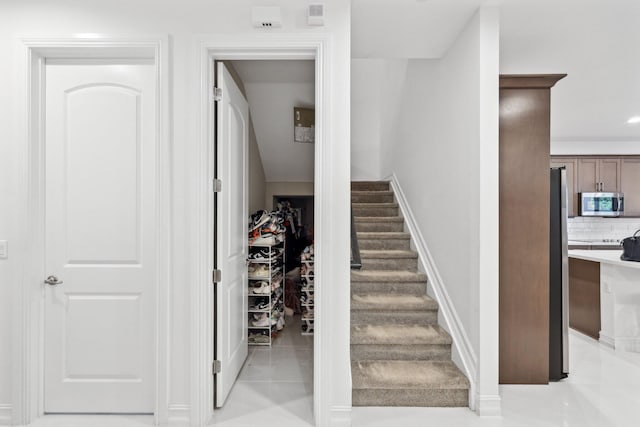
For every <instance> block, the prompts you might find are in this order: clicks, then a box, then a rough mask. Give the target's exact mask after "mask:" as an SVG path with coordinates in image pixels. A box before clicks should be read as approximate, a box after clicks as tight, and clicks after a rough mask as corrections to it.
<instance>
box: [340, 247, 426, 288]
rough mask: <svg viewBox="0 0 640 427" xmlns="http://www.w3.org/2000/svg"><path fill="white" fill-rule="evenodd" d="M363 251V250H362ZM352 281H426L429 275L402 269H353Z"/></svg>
mask: <svg viewBox="0 0 640 427" xmlns="http://www.w3.org/2000/svg"><path fill="white" fill-rule="evenodd" d="M360 252H361V253H362V251H360ZM351 281H352V282H426V281H427V275H426V274H424V273H416V272H413V271H400V270H351Z"/></svg>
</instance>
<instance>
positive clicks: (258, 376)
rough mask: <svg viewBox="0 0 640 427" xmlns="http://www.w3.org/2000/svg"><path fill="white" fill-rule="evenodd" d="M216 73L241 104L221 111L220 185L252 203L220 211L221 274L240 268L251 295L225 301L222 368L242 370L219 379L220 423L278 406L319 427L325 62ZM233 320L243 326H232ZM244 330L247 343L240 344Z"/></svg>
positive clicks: (219, 343) (223, 205)
mask: <svg viewBox="0 0 640 427" xmlns="http://www.w3.org/2000/svg"><path fill="white" fill-rule="evenodd" d="M215 68H216V70H217V73H218V75H217V76H216V79H217V81H218V82H220V79H219V76H220V75H221V73H222V74H224V75H226V76H227V80H230V81H229V82H226V83H225V84H226V85H227V86H233V87H235V88H233V87H230V88H228V89H227V88H226V87H225V88H222V89H223V93H222V97H223V98H224V97H225V95H226V96H230V95H227V94H226V92H230V93H235V92H236V89H237V92H238V93H236V94H235V95H233V96H237V97H238V98H239V100H238V101H234V100H230V99H225V100H224V101H223V102H219V103H217V105H216V109H217V110H218V112H217V118H218V120H217V122H218V123H217V129H216V132H217V135H218V137H217V142H216V145H217V147H216V151H217V153H218V156H219V158H218V159H217V161H216V165H217V167H218V169H220V168H221V165H223V166H222V168H225V167H226V168H227V170H226V171H223V170H218V171H217V176H218V177H221V178H222V180H223V182H224V181H225V180H229V179H228V178H233V179H234V180H235V181H236V182H241V184H238V185H236V186H234V187H229V190H230V191H232V192H236V193H237V192H238V191H243V192H245V194H246V198H245V200H244V201H242V202H240V203H235V202H234V201H233V199H238V198H237V197H233V196H224V195H222V197H221V198H220V199H219V202H217V203H218V204H217V206H216V215H217V217H218V220H217V221H216V223H217V229H216V233H215V235H216V236H218V241H217V242H216V250H215V251H214V252H215V257H216V265H226V267H225V268H224V271H225V275H226V274H227V273H226V272H227V271H228V270H230V269H232V268H236V269H237V270H238V271H237V273H238V274H237V275H236V276H235V278H234V279H230V280H232V281H234V283H236V284H240V283H241V284H242V285H241V286H236V285H234V286H233V287H235V288H236V289H237V290H236V291H225V290H221V291H218V290H217V291H216V295H215V298H216V303H215V304H216V307H217V309H218V310H217V311H218V313H217V314H216V319H215V322H216V325H215V328H214V330H215V331H216V339H215V340H214V341H215V350H214V351H215V355H216V360H222V365H224V364H225V358H226V359H228V360H229V361H230V363H229V364H230V365H232V366H233V368H234V369H233V370H231V371H227V372H226V373H223V375H220V376H216V384H215V394H216V395H215V406H216V407H217V408H218V409H217V410H216V411H215V413H214V418H215V420H216V422H217V423H221V424H222V425H224V423H225V421H228V420H232V419H233V420H234V422H237V421H238V418H242V417H249V418H252V417H253V418H254V417H256V416H257V412H262V411H264V410H268V409H270V408H269V406H271V407H272V408H273V409H275V408H277V411H286V412H288V413H287V414H282V415H283V416H288V417H290V416H291V415H293V414H295V415H296V416H297V417H298V418H299V419H300V421H301V424H300V425H303V424H302V423H303V422H307V423H308V424H309V425H312V424H313V371H314V368H313V353H314V349H313V341H314V339H313V333H314V247H313V241H314V224H313V222H314V204H313V200H314V151H315V147H314V142H313V139H314V138H313V136H314V134H315V123H314V121H315V120H314V119H315V117H313V112H314V108H315V61H313V60H233V61H217V62H216V67H215ZM241 98H244V100H245V101H246V111H247V113H245V112H244V111H245V110H244V108H245V106H244V103H243V101H242V99H241ZM301 111H303V112H304V114H301V113H300V112H301ZM309 112H311V114H312V115H311V120H310V119H309V117H310V116H309ZM220 114H222V116H221V115H220ZM245 114H246V117H245ZM241 128H242V129H244V130H240V129H241ZM220 132H222V133H223V134H222V135H221V133H220ZM245 132H246V134H245ZM229 135H235V138H236V140H237V141H241V143H242V144H243V146H244V147H245V148H243V150H245V151H244V152H243V151H242V150H239V151H238V150H237V147H236V148H234V145H235V144H237V142H234V141H229V140H227V139H226V138H228V137H229ZM234 156H235V160H234ZM243 158H244V160H243ZM233 165H237V166H238V167H232V166H233ZM242 170H244V172H242ZM234 173H235V174H236V175H238V176H236V177H235V178H234V177H232V176H229V177H227V175H228V174H234ZM225 197H227V198H225ZM225 201H226V202H225ZM236 201H237V200H236ZM231 206H235V208H234V209H233V210H230V208H229V207H231ZM242 209H246V212H247V214H248V215H246V216H245V217H242V214H241V212H242ZM238 221H244V222H245V224H246V228H244V230H246V231H245V234H244V236H245V237H244V238H245V242H243V244H244V247H243V248H240V247H239V246H238V247H236V248H235V249H234V250H228V249H229V245H228V243H229V242H225V240H229V239H233V238H234V237H233V236H232V235H231V234H227V235H225V233H232V232H234V226H233V224H239V222H238ZM227 226H228V227H227ZM225 236H227V237H225ZM229 241H231V240H229ZM225 245H226V246H225ZM240 254H244V259H242V260H240V258H241V255H240ZM234 257H235V261H234V260H233V259H232V258H234ZM239 261H243V262H244V267H240V263H239ZM234 266H235V267H234ZM241 268H243V271H242V272H241V271H240V269H241ZM227 280H229V279H227ZM228 288H229V289H231V287H228ZM239 312H241V313H239ZM238 314H240V315H239V316H238ZM231 318H233V319H236V320H241V321H239V322H237V323H236V324H235V325H232V324H231V323H232V321H231V322H230V321H229V319H231ZM240 330H241V331H242V334H243V336H242V337H239V336H237V337H236V338H230V336H231V335H232V334H233V331H240ZM227 335H229V336H227ZM245 346H246V351H245ZM240 362H242V363H240ZM248 401H251V402H253V403H254V404H253V405H251V406H250V407H249V408H248V407H247V402H248Z"/></svg>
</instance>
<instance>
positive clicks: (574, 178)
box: [551, 157, 578, 216]
mask: <svg viewBox="0 0 640 427" xmlns="http://www.w3.org/2000/svg"><path fill="white" fill-rule="evenodd" d="M563 166H564V168H565V169H566V170H567V215H569V216H575V215H578V186H577V183H578V159H576V158H569V157H553V158H551V167H552V168H560V167H563Z"/></svg>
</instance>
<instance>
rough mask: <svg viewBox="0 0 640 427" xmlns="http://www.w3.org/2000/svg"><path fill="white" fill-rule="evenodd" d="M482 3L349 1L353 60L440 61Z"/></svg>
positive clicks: (470, 0) (479, 0) (451, 0)
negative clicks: (427, 59)
mask: <svg viewBox="0 0 640 427" xmlns="http://www.w3.org/2000/svg"><path fill="white" fill-rule="evenodd" d="M482 3H483V0H352V3H351V57H352V58H389V59H398V58H439V57H441V56H442V55H443V54H444V53H445V52H446V51H447V49H448V48H449V46H451V44H452V43H453V42H454V40H455V39H456V37H457V36H458V34H459V33H460V31H461V30H462V29H463V28H464V27H465V25H466V24H467V22H468V21H469V19H470V18H471V17H472V16H473V14H474V13H475V11H476V10H477V9H478V7H479V6H480V5H481V4H482Z"/></svg>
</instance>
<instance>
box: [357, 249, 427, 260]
mask: <svg viewBox="0 0 640 427" xmlns="http://www.w3.org/2000/svg"><path fill="white" fill-rule="evenodd" d="M360 257H361V258H362V259H403V258H418V253H417V252H416V251H407V250H401V249H389V250H375V249H362V250H361V251H360Z"/></svg>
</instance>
